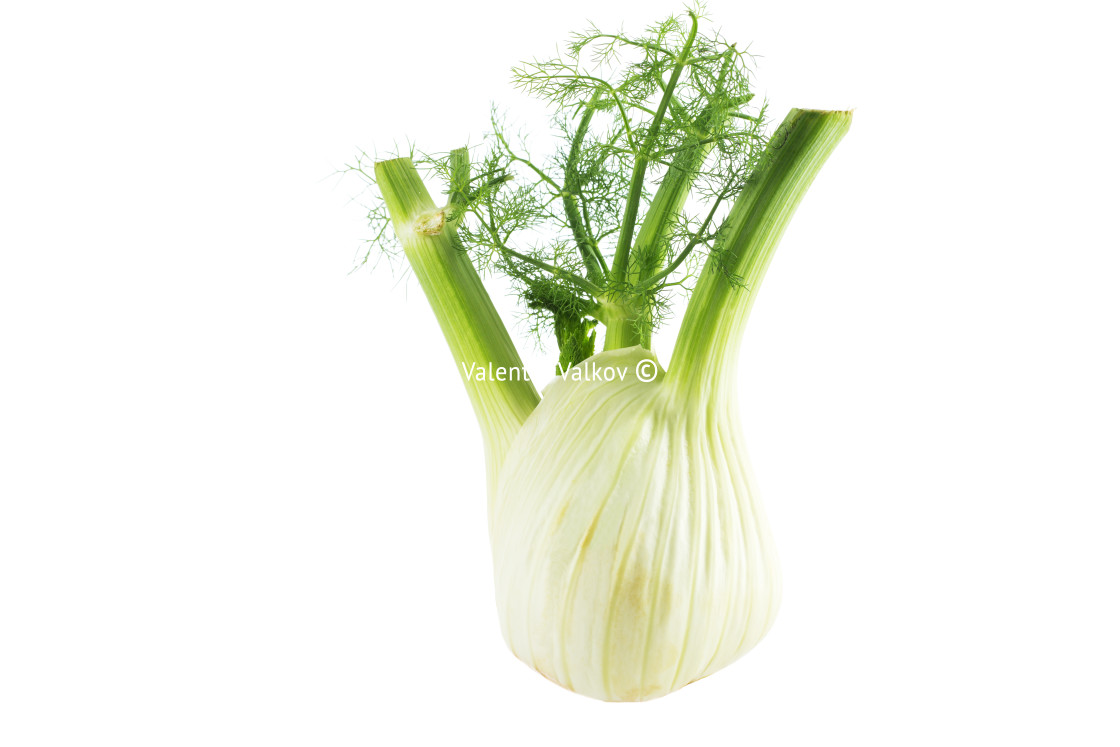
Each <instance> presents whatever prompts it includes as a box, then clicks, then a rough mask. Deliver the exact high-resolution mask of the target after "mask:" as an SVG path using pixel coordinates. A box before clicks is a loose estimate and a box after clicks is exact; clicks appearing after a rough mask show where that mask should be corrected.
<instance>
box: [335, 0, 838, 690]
mask: <svg viewBox="0 0 1120 747" xmlns="http://www.w3.org/2000/svg"><path fill="white" fill-rule="evenodd" d="M701 20H702V19H701V18H700V17H699V16H698V15H697V14H695V13H692V12H690V13H688V14H687V15H686V16H684V17H681V18H670V19H668V20H666V21H664V22H662V23H659V24H656V25H654V26H652V27H650V29H648V31H647V33H645V34H644V35H641V36H637V37H631V36H626V35H623V34H607V33H604V32H601V31H599V30H597V29H593V30H591V31H590V32H587V33H585V34H582V35H579V36H577V37H576V38H575V40H574V41H573V42H572V43H571V45H570V46H569V49H568V54H567V55H566V56H563V57H560V58H556V59H552V60H546V61H544V62H534V63H528V64H524V65H522V66H520V67H518V68H516V69H515V71H514V81H515V83H516V84H517V85H518V86H519V87H521V88H522V89H523V90H526V91H529V92H530V93H533V94H535V95H538V96H541V97H543V98H545V99H546V100H547V101H549V102H551V103H552V104H554V105H555V107H556V109H557V117H556V122H557V126H558V128H559V129H560V132H561V134H562V136H563V138H562V140H563V145H562V146H561V147H560V148H559V149H558V151H557V153H556V154H555V155H554V156H553V157H552V159H550V160H549V161H547V162H545V163H543V164H538V163H535V162H534V161H533V160H532V159H531V158H530V157H529V156H528V155H527V149H526V148H524V147H523V146H522V145H521V144H518V143H515V142H514V141H513V139H512V138H511V137H510V136H509V135H508V134H507V133H506V132H505V130H504V128H503V126H502V123H501V121H500V120H499V118H498V117H497V116H495V117H493V119H492V125H493V128H494V131H493V134H492V137H491V138H490V147H489V148H487V149H485V150H484V151H483V152H482V153H481V154H479V156H478V157H477V158H472V154H469V153H468V151H467V150H466V149H459V150H456V151H453V152H451V153H450V154H447V155H446V156H424V157H420V158H418V159H417V160H418V161H419V162H420V163H421V165H423V166H426V167H427V168H429V169H430V170H431V171H433V172H434V173H435V174H436V175H437V176H439V177H441V178H442V180H443V181H444V182H445V183H446V185H447V200H446V202H445V204H443V205H438V206H437V205H436V203H435V202H434V201H433V200H432V198H431V196H430V194H429V193H428V191H427V189H426V188H425V186H424V184H423V182H422V180H421V178H420V176H419V174H418V172H417V169H416V166H415V165H414V161H413V160H412V159H411V158H396V159H392V160H387V161H382V162H378V163H376V164H375V165H374V169H373V174H372V180H373V181H375V182H376V184H377V187H378V189H379V191H380V193H381V196H382V198H383V200H384V202H383V205H381V206H379V207H378V208H377V209H376V210H374V211H373V212H372V213H371V222H372V223H373V224H374V227H375V229H377V231H378V233H377V236H378V240H377V242H375V243H379V244H381V245H382V246H383V248H389V247H388V244H389V243H390V242H391V235H392V236H395V237H396V239H397V240H399V242H400V244H401V245H402V246H403V249H404V254H405V257H406V258H407V261H408V263H409V265H410V266H411V268H412V270H413V272H414V273H415V275H416V277H417V279H418V281H419V283H420V285H421V287H422V288H423V290H424V293H425V295H426V296H427V298H428V301H429V303H430V304H431V306H432V309H433V311H434V312H435V314H436V317H437V319H438V320H439V324H440V327H441V329H442V331H443V334H444V337H445V338H446V341H447V344H448V345H449V347H450V349H451V352H452V356H453V358H454V361H455V365H456V367H457V368H460V369H461V375H462V376H463V381H464V384H465V386H466V388H467V393H468V395H469V397H470V399H471V402H472V405H473V406H474V410H475V414H476V416H477V418H478V421H479V424H480V426H481V430H482V433H483V441H484V449H485V455H486V461H487V475H488V494H489V512H490V532H491V541H492V546H493V552H494V564H495V582H496V590H497V596H498V607H499V613H500V619H501V623H502V630H503V634H504V635H505V638H506V640H507V642H508V643H509V645H510V647H511V648H512V650H513V651H514V653H515V654H516V655H517V656H518V657H520V658H521V659H522V660H524V661H525V662H526V663H528V664H529V665H530V666H532V667H534V668H535V669H537V670H538V671H539V672H541V673H542V674H544V675H545V676H547V677H548V678H550V679H552V680H553V681H555V682H558V683H559V684H561V685H563V686H565V687H567V688H570V689H572V690H575V691H576V692H580V693H583V694H586V695H590V696H592V697H597V698H600V699H604V700H642V699H648V698H652V697H657V696H659V695H663V694H665V693H668V692H671V691H673V690H675V689H678V688H679V687H682V686H683V685H685V684H688V683H689V682H692V681H694V680H696V679H699V678H700V677H704V676H706V675H708V674H710V673H712V672H714V671H716V670H718V669H720V668H722V667H723V666H725V665H726V664H728V663H730V662H731V661H733V660H734V659H736V658H738V657H739V656H741V655H742V654H743V653H745V652H746V651H747V650H749V649H750V648H751V647H752V646H753V645H755V643H757V642H758V640H759V639H761V637H762V636H763V635H764V634H765V632H766V631H767V630H768V629H769V627H770V625H771V623H772V621H773V617H774V614H775V613H776V610H777V605H778V601H779V598H780V581H779V575H778V569H777V561H776V556H775V554H774V550H773V546H772V544H773V543H772V540H771V538H770V533H769V530H768V528H767V525H766V520H765V517H764V515H763V513H762V509H761V506H760V504H759V502H758V498H757V488H756V486H755V483H754V478H753V476H752V474H751V471H750V468H749V466H748V463H747V458H746V454H745V451H744V449H743V447H742V436H741V428H740V425H739V419H738V407H737V404H736V400H735V367H736V365H737V361H738V350H739V342H740V340H741V337H742V331H743V325H744V324H745V323H746V320H747V317H748V315H749V313H750V309H751V306H752V305H753V303H754V300H755V297H756V295H757V292H758V288H759V284H760V283H761V280H762V277H763V275H764V273H765V271H766V269H767V267H768V265H769V263H770V260H771V258H772V256H773V253H774V250H775V249H776V247H777V245H778V242H779V241H780V239H781V236H782V233H783V232H784V230H785V228H786V226H787V225H788V223H789V221H790V219H791V218H792V216H793V213H794V211H795V210H796V208H797V205H798V203H799V202H800V200H801V198H802V197H803V195H804V194H805V192H806V191H807V190H808V188H809V185H810V184H811V183H812V181H813V179H814V177H815V176H816V174H817V172H818V171H819V170H820V168H821V167H822V165H823V164H824V161H825V160H826V159H827V158H828V156H829V154H830V153H831V152H832V150H833V149H834V148H835V147H836V145H837V144H838V143H839V141H840V139H841V138H842V137H843V136H844V134H845V133H846V132H847V130H848V127H849V126H850V122H851V114H850V112H843V111H815V110H803V109H794V110H792V111H791V112H790V113H789V114H788V115H787V116H786V117H785V119H784V120H783V121H782V123H781V124H780V125H779V127H778V128H777V129H776V130H775V131H774V133H773V135H771V136H770V137H769V138H767V137H766V136H765V134H764V132H765V122H766V117H765V107H764V106H753V107H752V101H753V98H754V96H753V94H752V92H751V90H750V78H749V75H748V69H747V62H748V61H749V60H748V58H747V57H746V55H745V54H744V53H743V52H742V51H741V50H739V49H738V48H737V47H736V46H735V45H732V44H728V43H727V42H725V41H724V40H723V39H722V38H720V37H718V36H710V35H707V34H706V33H704V32H703V31H702V30H701V25H702V24H701ZM588 58H590V59H591V60H592V62H597V63H605V62H617V64H615V65H614V67H613V70H612V71H611V72H604V71H602V70H601V69H600V68H601V67H603V66H589V65H588V64H587V60H588ZM356 168H357V169H358V170H359V171H361V173H363V174H365V175H367V176H369V175H368V173H367V172H366V171H364V168H363V165H362V164H361V163H359V165H358V166H357V167H356ZM390 223H391V226H392V231H391V232H389V231H387V230H386V226H387V225H388V224H390ZM547 229H551V230H552V234H551V235H554V236H555V238H554V239H551V240H547V241H543V242H542V241H540V240H537V241H536V242H535V243H534V242H533V240H532V237H535V236H540V235H541V234H542V232H544V231H546V230H547ZM480 271H482V272H489V271H497V272H500V273H502V274H504V275H506V276H508V277H509V278H511V279H512V280H513V282H514V284H515V286H516V288H517V289H518V291H519V293H520V295H521V297H522V300H523V302H524V307H525V309H526V310H527V312H528V313H529V314H530V315H531V318H532V319H533V320H534V322H535V330H536V331H537V332H542V333H543V331H545V330H551V332H552V333H553V334H554V335H555V337H556V340H557V344H558V348H559V359H558V362H557V373H558V374H561V378H559V379H557V380H556V381H554V382H553V383H552V384H550V385H549V386H548V387H547V388H546V389H545V391H544V398H543V400H542V399H541V398H540V396H539V395H538V393H537V390H536V388H535V387H534V385H533V384H532V383H531V382H530V381H528V379H527V377H524V376H517V377H516V378H514V377H511V376H505V377H494V376H488V375H481V374H479V375H475V372H476V371H478V372H482V371H493V370H494V369H495V368H497V369H498V370H502V371H513V370H518V371H523V370H524V367H523V365H522V362H521V358H520V356H519V354H518V352H517V349H516V347H515V346H514V344H513V341H512V339H511V337H510V335H509V333H508V331H507V329H506V327H505V326H504V324H503V323H502V321H501V319H500V318H499V316H498V314H497V312H496V311H495V309H494V306H493V304H492V303H491V301H490V298H489V296H488V295H487V293H486V290H485V288H484V287H483V285H482V282H481V280H480V278H479V272H480ZM682 288H684V289H685V290H686V292H689V291H690V295H689V300H688V304H687V308H686V311H685V315H684V320H683V325H682V328H681V332H680V336H679V339H678V342H677V346H676V350H675V351H674V353H673V357H672V366H671V369H670V370H669V371H664V369H662V368H661V367H660V364H659V363H657V362H656V360H655V359H654V357H653V354H652V353H651V352H650V351H649V348H650V343H651V338H652V334H653V332H654V330H655V329H656V327H657V325H658V324H659V323H660V322H661V321H662V320H663V318H664V314H665V311H666V309H667V308H668V305H669V303H670V300H671V296H672V294H673V292H674V291H677V290H679V289H682ZM600 324H601V325H604V326H605V327H606V332H605V334H604V335H603V336H602V338H601V339H602V350H601V352H599V353H598V354H595V350H596V346H597V342H598V340H599V339H600V337H599V335H598V326H599V325H600ZM596 366H610V367H611V368H612V370H615V371H617V372H618V375H612V377H611V378H610V379H609V380H607V379H606V378H605V377H597V376H596V375H595V371H594V368H595V367H596ZM643 368H644V369H645V375H642V369H643ZM573 371H575V372H576V374H577V375H574V376H572V375H570V374H572V372H573ZM650 373H652V374H653V376H652V377H650V376H649V374H650Z"/></svg>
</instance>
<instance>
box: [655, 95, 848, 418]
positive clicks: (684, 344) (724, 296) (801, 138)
mask: <svg viewBox="0 0 1120 747" xmlns="http://www.w3.org/2000/svg"><path fill="white" fill-rule="evenodd" d="M851 122H852V113H851V112H850V111H815V110H804V109H793V110H791V111H790V113H789V114H788V115H787V116H786V118H785V121H783V122H782V125H781V126H780V127H779V128H778V129H777V131H776V132H775V133H774V135H773V137H771V138H770V142H769V143H768V144H767V146H766V151H765V152H764V153H763V155H762V161H761V162H760V165H759V167H758V168H757V169H756V171H755V174H754V175H753V176H752V177H751V179H750V181H749V183H748V185H747V188H746V189H745V190H743V192H742V193H741V194H740V195H739V197H738V199H737V200H736V201H735V205H734V206H733V207H732V209H731V213H730V214H729V215H728V217H727V221H726V222H725V223H724V225H723V228H722V229H721V234H720V238H719V240H718V241H719V245H718V247H717V249H718V251H717V252H716V253H715V254H713V255H712V256H710V257H709V258H708V260H707V262H706V263H705V264H704V269H703V271H702V273H701V276H700V281H699V282H698V283H697V286H696V290H695V292H694V293H693V295H692V298H690V299H689V302H688V308H687V310H686V311H685V315H684V320H683V321H682V323H681V332H680V336H679V337H678V342H677V346H676V349H675V350H674V351H673V359H672V365H671V367H670V369H669V374H668V376H669V382H670V383H672V384H673V385H674V386H675V387H676V388H677V389H678V390H681V391H688V392H689V393H690V394H691V395H695V396H697V397H699V398H701V399H703V398H707V397H710V396H711V395H712V394H714V393H718V392H723V391H731V386H730V381H729V379H730V378H731V377H732V376H733V375H734V370H735V368H736V365H737V363H738V359H739V343H740V341H741V340H742V335H743V326H744V325H745V324H746V321H747V317H748V315H749V314H750V310H751V306H753V305H754V300H755V297H756V296H757V294H758V288H759V285H760V284H761V282H762V277H763V275H764V274H765V273H766V268H767V267H769V265H770V260H771V258H773V256H774V250H775V249H777V247H778V243H779V242H780V241H781V238H782V234H783V233H784V232H785V229H786V226H787V225H789V222H790V219H792V218H793V214H794V212H795V211H796V210H797V206H798V204H800V202H801V199H802V197H804V196H805V193H806V192H807V191H808V189H809V186H810V185H811V184H812V183H813V179H814V178H815V177H816V175H817V173H818V172H819V171H820V169H821V167H822V166H823V165H824V162H825V161H826V160H827V159H828V156H829V155H830V154H831V153H832V151H833V150H834V149H835V148H836V145H837V144H838V143H839V142H840V140H841V139H842V138H843V137H844V135H845V133H847V131H848V128H849V127H850V126H851ZM726 273H730V274H731V275H733V276H737V277H740V278H742V285H741V286H740V285H738V284H733V283H731V282H730V281H729V280H728V279H727V274H726Z"/></svg>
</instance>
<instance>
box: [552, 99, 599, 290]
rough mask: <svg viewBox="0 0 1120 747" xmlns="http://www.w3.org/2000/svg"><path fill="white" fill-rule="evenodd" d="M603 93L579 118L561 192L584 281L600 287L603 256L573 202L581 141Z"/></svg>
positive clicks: (577, 178)
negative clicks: (577, 249)
mask: <svg viewBox="0 0 1120 747" xmlns="http://www.w3.org/2000/svg"><path fill="white" fill-rule="evenodd" d="M600 96H602V91H596V92H595V95H593V96H592V97H591V101H590V102H589V103H588V104H587V105H586V107H587V108H586V110H585V111H584V113H583V116H582V117H581V118H580V121H579V125H578V126H577V127H576V131H575V133H574V134H573V135H572V147H571V149H570V151H569V152H568V161H567V163H566V164H565V166H564V191H563V192H562V193H561V198H562V199H563V202H564V214H565V215H566V216H567V218H568V226H569V227H570V228H571V229H572V236H574V237H575V240H576V246H577V247H578V248H579V253H580V256H581V257H582V258H583V264H584V266H585V267H586V268H587V279H588V280H590V281H591V282H592V283H595V284H602V282H603V272H604V271H605V269H606V268H605V267H604V266H603V265H600V264H599V263H600V262H602V261H603V257H602V255H601V254H599V250H598V249H596V248H595V246H594V245H593V244H592V243H591V239H590V238H589V237H588V231H589V230H590V226H589V225H585V223H584V220H583V215H582V214H581V213H580V209H579V201H578V200H577V199H576V190H578V189H579V156H580V149H581V148H583V140H584V138H585V137H587V131H588V130H589V129H590V128H591V118H592V117H594V116H595V107H596V105H597V104H598V103H599V97H600Z"/></svg>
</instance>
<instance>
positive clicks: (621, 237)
mask: <svg viewBox="0 0 1120 747" xmlns="http://www.w3.org/2000/svg"><path fill="white" fill-rule="evenodd" d="M689 15H690V16H692V30H691V31H689V33H688V39H686V40H685V43H684V48H682V49H681V53H680V55H679V56H678V57H677V64H676V65H674V66H673V73H672V75H670V76H669V82H668V83H667V84H666V85H665V91H664V93H662V95H661V104H660V105H659V106H658V107H657V113H656V114H655V115H654V116H653V120H652V121H651V122H650V125H649V132H648V133H647V134H646V139H645V142H644V143H643V144H642V149H641V150H640V151H638V152H636V153H635V154H634V173H633V175H632V176H631V178H630V192H629V194H628V195H627V197H626V209H625V211H624V213H623V216H622V225H621V227H620V228H619V231H618V248H617V249H616V251H615V255H614V265H613V266H612V267H611V275H612V276H613V277H614V279H615V280H616V281H619V282H625V280H626V277H627V273H629V271H630V243H631V241H633V238H634V225H635V223H636V221H637V220H638V207H639V206H640V204H641V202H642V184H643V182H644V181H645V178H646V167H647V165H648V163H649V155H650V153H651V151H652V148H653V143H655V142H656V141H657V136H658V134H659V133H660V132H661V123H662V121H663V120H664V119H665V111H666V110H667V109H668V108H669V102H670V101H672V99H673V90H674V89H675V88H676V87H677V81H679V80H680V77H681V73H682V72H684V68H685V65H686V63H687V61H688V53H689V52H690V51H692V43H693V42H694V41H696V32H697V30H698V28H699V23H700V20H699V18H697V16H696V15H694V14H693V13H692V12H691V11H690V12H689ZM607 337H608V339H609V338H610V334H609V331H608V334H607ZM608 349H610V348H608Z"/></svg>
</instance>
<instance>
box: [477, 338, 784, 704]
mask: <svg viewBox="0 0 1120 747" xmlns="http://www.w3.org/2000/svg"><path fill="white" fill-rule="evenodd" d="M646 359H650V360H653V354H652V353H650V352H649V351H647V350H644V349H642V348H640V347H635V348H627V349H623V350H614V351H609V352H606V353H600V354H599V355H597V356H594V357H593V358H591V359H588V360H587V361H584V362H583V363H582V364H581V365H580V366H578V368H580V369H581V373H586V372H589V371H590V370H591V369H592V367H595V366H598V367H599V368H600V369H603V368H605V367H613V368H616V369H619V370H622V369H625V370H628V374H627V376H626V378H625V380H623V381H618V380H615V381H612V382H607V381H602V382H593V381H576V380H575V379H574V376H573V373H574V370H573V372H569V375H568V379H567V380H562V379H557V380H556V381H554V382H553V383H552V384H551V385H549V387H548V388H547V389H546V390H545V393H544V398H543V400H542V401H541V404H540V405H539V406H538V407H537V408H536V409H535V410H534V411H533V413H532V414H531V415H530V416H529V418H528V420H527V421H526V422H525V424H524V426H523V427H522V429H521V431H520V432H519V433H518V435H517V436H516V438H515V440H514V443H513V446H512V447H511V449H510V451H509V453H508V455H507V457H506V460H505V463H504V465H503V467H502V469H501V472H500V475H499V478H498V484H497V486H496V489H495V490H494V491H493V493H492V495H493V499H492V502H491V506H490V530H491V539H492V545H493V552H494V569H495V585H496V591H497V600H498V611H499V617H500V620H501V625H502V632H503V635H504V636H505V639H506V642H507V643H508V644H509V646H510V648H511V649H512V650H513V652H514V654H516V655H517V657H518V658H520V659H521V660H522V661H524V662H525V663H526V664H528V665H529V666H531V667H533V668H534V669H536V670H537V671H538V672H540V673H541V674H543V675H544V676H545V677H547V678H549V679H550V680H552V681H554V682H556V683H558V684H560V685H562V686H564V687H566V688H568V689H570V690H574V691H575V692H578V693H581V694H583V695H587V696H590V697H594V698H598V699H600V700H609V701H632V700H648V699H651V698H656V697H659V696H661V695H665V694H667V693H669V692H672V691H674V690H677V689H679V688H681V687H683V686H684V685H687V684H688V683H690V682H694V681H695V680H698V679H700V678H702V677H706V676H707V675H709V674H711V673H713V672H715V671H717V670H719V669H721V668H723V667H725V666H727V665H728V664H730V663H731V662H732V661H734V660H735V659H737V658H739V657H740V656H742V655H743V654H744V653H746V652H747V651H748V650H750V649H751V648H752V647H753V646H754V645H755V644H756V643H758V641H759V640H760V639H761V638H762V637H763V635H765V633H766V631H767V630H768V629H769V628H770V625H771V623H772V622H773V620H774V616H775V614H776V612H777V608H778V603H779V599H780V595H781V588H780V575H779V570H778V563H777V559H776V555H775V553H774V549H773V541H772V539H771V536H770V531H769V528H768V526H767V523H766V519H765V516H764V515H763V511H762V507H761V506H760V505H759V502H758V498H757V490H756V488H755V482H754V478H753V475H752V474H751V470H750V466H749V463H748V460H747V457H746V452H745V450H744V448H743V439H742V435H741V430H740V426H739V419H738V407H737V406H736V403H735V402H734V397H733V396H728V397H724V398H719V397H714V398H713V399H711V401H710V402H708V403H707V404H706V406H703V407H697V406H696V403H695V402H692V403H691V404H688V403H685V402H683V401H678V400H679V399H680V395H678V394H676V393H675V391H674V388H673V387H671V386H667V385H666V384H667V382H666V380H665V379H666V377H665V375H664V371H663V370H661V369H660V367H658V371H659V373H660V375H658V376H657V378H656V379H655V380H653V381H651V382H642V381H640V380H639V379H638V378H637V376H636V371H637V370H638V368H637V367H638V365H639V362H640V361H642V360H646Z"/></svg>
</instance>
